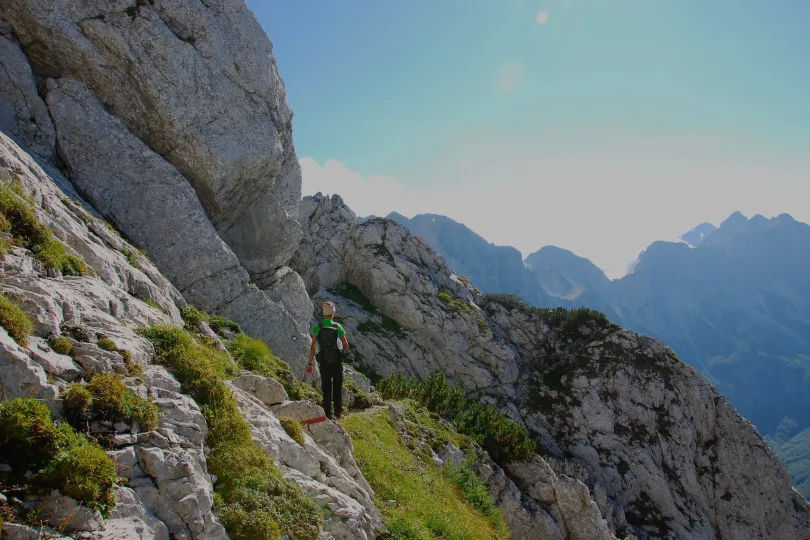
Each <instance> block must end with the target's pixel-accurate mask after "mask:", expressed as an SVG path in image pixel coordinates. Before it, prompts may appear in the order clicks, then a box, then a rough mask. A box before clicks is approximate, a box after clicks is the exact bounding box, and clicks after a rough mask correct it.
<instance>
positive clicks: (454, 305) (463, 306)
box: [436, 290, 489, 334]
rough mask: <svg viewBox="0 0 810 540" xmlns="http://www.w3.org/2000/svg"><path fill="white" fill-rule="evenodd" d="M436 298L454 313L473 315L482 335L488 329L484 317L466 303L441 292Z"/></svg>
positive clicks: (445, 292)
mask: <svg viewBox="0 0 810 540" xmlns="http://www.w3.org/2000/svg"><path fill="white" fill-rule="evenodd" d="M436 298H438V299H439V300H441V301H442V302H444V303H445V304H447V306H449V307H450V309H452V310H453V311H455V312H456V313H469V314H471V315H474V316H475V318H476V319H478V330H480V331H481V333H482V334H485V333H486V332H487V330H488V329H489V326H488V325H487V320H486V319H485V318H484V316H483V315H481V313H480V312H479V311H478V310H476V309H474V308H473V307H472V306H471V305H470V304H468V303H467V302H464V301H462V300H460V299H458V298H456V297H454V296H451V295H450V293H448V292H447V291H443V290H442V291H439V293H438V294H437V295H436Z"/></svg>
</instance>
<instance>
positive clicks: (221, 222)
mask: <svg viewBox="0 0 810 540" xmlns="http://www.w3.org/2000/svg"><path fill="white" fill-rule="evenodd" d="M0 15H2V16H3V17H4V18H5V19H6V20H7V21H9V22H10V23H12V24H13V26H14V33H15V35H16V36H17V37H18V39H19V40H20V43H21V44H22V47H23V49H24V50H25V52H26V54H27V55H28V58H29V60H30V61H31V64H32V65H33V67H34V71H35V72H36V73H37V74H39V75H40V76H42V77H52V78H61V77H71V78H75V79H77V80H79V81H81V82H82V83H84V84H85V85H86V86H87V87H89V88H90V89H91V90H92V92H93V93H94V94H95V95H96V96H98V98H99V99H100V100H101V102H102V103H104V105H105V107H107V109H108V110H109V111H110V112H111V113H112V114H113V115H115V116H116V117H118V118H120V119H121V120H122V121H123V123H124V124H125V125H126V127H127V128H128V129H129V130H130V131H131V132H132V133H134V134H135V135H136V136H137V137H138V138H139V139H141V140H142V141H143V142H144V143H145V144H146V146H148V147H149V148H151V149H152V150H153V151H154V152H156V153H157V154H159V155H161V156H163V157H165V159H166V160H167V161H168V162H169V163H171V164H172V165H173V166H175V167H176V168H177V169H178V170H179V171H180V172H181V174H182V175H183V176H185V177H186V178H187V179H188V180H189V181H190V182H191V184H192V185H193V187H194V190H195V191H196V193H197V196H198V197H199V199H200V201H201V202H202V205H203V207H204V208H205V211H206V213H207V214H208V216H209V217H210V219H211V221H212V222H213V224H214V226H215V228H216V230H217V231H218V232H219V234H220V235H221V236H222V238H223V239H224V240H225V242H226V243H227V244H228V245H229V246H230V247H231V249H233V251H234V252H235V253H236V254H237V256H238V257H239V260H240V261H241V264H242V265H243V266H244V267H245V268H246V269H247V270H248V271H249V272H250V273H251V275H252V276H254V277H261V276H262V275H263V274H265V273H267V272H273V271H275V269H276V268H277V267H278V266H281V265H283V264H284V263H286V261H287V260H289V258H290V256H291V255H292V253H293V251H294V250H295V248H296V246H297V244H298V240H299V238H300V235H301V232H300V226H299V225H298V222H297V210H298V203H299V198H300V193H301V172H300V168H299V164H298V160H297V159H296V156H295V150H294V148H293V140H292V122H291V121H292V113H291V111H290V109H289V108H288V106H287V104H286V95H285V89H284V84H283V82H282V80H281V77H280V76H279V73H278V69H277V66H276V62H275V59H274V58H273V47H272V43H271V42H270V39H269V38H268V37H267V36H266V35H265V33H264V31H263V30H262V28H261V25H260V24H259V22H258V20H257V19H256V17H255V16H254V15H253V13H252V12H251V11H250V9H249V8H248V7H247V5H246V3H245V2H244V0H218V1H216V2H199V1H196V0H159V1H156V2H148V3H147V2H139V3H137V5H136V4H133V3H132V2H130V1H129V0H112V1H108V0H90V1H87V0H5V1H4V2H3V3H2V5H0Z"/></svg>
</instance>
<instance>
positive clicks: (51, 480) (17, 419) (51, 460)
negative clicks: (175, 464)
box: [0, 399, 118, 516]
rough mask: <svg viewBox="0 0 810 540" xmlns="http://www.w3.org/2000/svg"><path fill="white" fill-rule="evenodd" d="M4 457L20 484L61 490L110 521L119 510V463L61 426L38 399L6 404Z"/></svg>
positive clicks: (1, 430)
mask: <svg viewBox="0 0 810 540" xmlns="http://www.w3.org/2000/svg"><path fill="white" fill-rule="evenodd" d="M0 455H2V456H3V460H4V461H5V462H6V463H8V464H9V465H10V466H11V468H12V474H14V475H18V476H17V477H14V478H12V479H11V481H14V482H21V483H25V482H27V481H26V480H25V479H24V478H23V477H22V475H23V474H24V473H25V472H26V471H29V470H30V471H32V472H33V473H34V476H33V477H32V478H31V480H30V484H31V487H33V488H35V489H36V488H39V489H58V490H60V491H61V492H62V493H64V494H66V495H68V496H70V497H73V498H74V499H77V500H79V501H81V502H83V503H84V504H86V505H87V506H88V507H90V508H94V509H98V510H100V511H101V512H102V513H103V514H104V515H105V516H106V515H107V514H108V513H109V511H110V510H112V507H113V506H114V505H115V493H114V491H113V488H114V486H115V484H116V482H117V481H118V477H117V475H116V466H115V463H114V462H113V461H112V460H111V459H110V458H109V457H107V454H105V453H104V450H102V449H101V447H99V446H98V445H96V444H94V443H91V442H90V441H88V440H87V439H86V438H85V437H84V436H82V435H81V434H79V433H77V432H76V431H74V430H73V428H71V427H70V426H69V425H67V424H65V423H60V424H55V423H54V422H53V420H51V414H50V412H49V411H48V407H47V406H46V405H45V404H44V403H42V402H40V401H37V400H35V399H14V400H11V401H7V402H5V403H2V404H0Z"/></svg>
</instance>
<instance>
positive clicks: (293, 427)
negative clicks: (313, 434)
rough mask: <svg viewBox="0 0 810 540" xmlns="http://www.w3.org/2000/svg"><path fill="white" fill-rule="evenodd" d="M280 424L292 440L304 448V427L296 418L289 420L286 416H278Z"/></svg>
mask: <svg viewBox="0 0 810 540" xmlns="http://www.w3.org/2000/svg"><path fill="white" fill-rule="evenodd" d="M278 421H279V422H281V427H283V428H284V431H286V432H287V435H289V436H290V437H291V438H292V440H294V441H295V442H297V443H298V444H300V445H301V446H304V426H303V425H301V421H300V420H298V419H297V418H289V417H287V416H280V417H279V419H278Z"/></svg>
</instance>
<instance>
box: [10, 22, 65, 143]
mask: <svg viewBox="0 0 810 540" xmlns="http://www.w3.org/2000/svg"><path fill="white" fill-rule="evenodd" d="M2 23H4V21H2V20H0V24H2ZM5 24H8V23H5ZM0 67H2V69H0V96H2V97H3V98H2V99H0V131H4V132H5V133H8V134H9V135H11V136H12V137H14V138H15V139H16V140H17V141H18V142H19V143H20V144H23V145H25V146H26V147H27V148H28V149H30V150H31V151H32V152H34V153H37V154H40V155H42V156H43V157H46V158H47V157H51V156H52V155H53V150H54V144H55V142H56V138H55V133H54V129H53V124H52V123H51V119H50V118H49V117H48V109H47V107H45V103H43V102H42V99H41V98H40V97H39V94H38V93H37V87H36V82H35V80H34V74H33V73H31V67H30V66H29V65H28V59H27V58H26V56H25V54H24V53H23V52H22V50H21V49H20V47H19V45H17V44H16V43H15V42H13V41H12V40H11V37H10V36H8V37H4V36H0Z"/></svg>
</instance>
